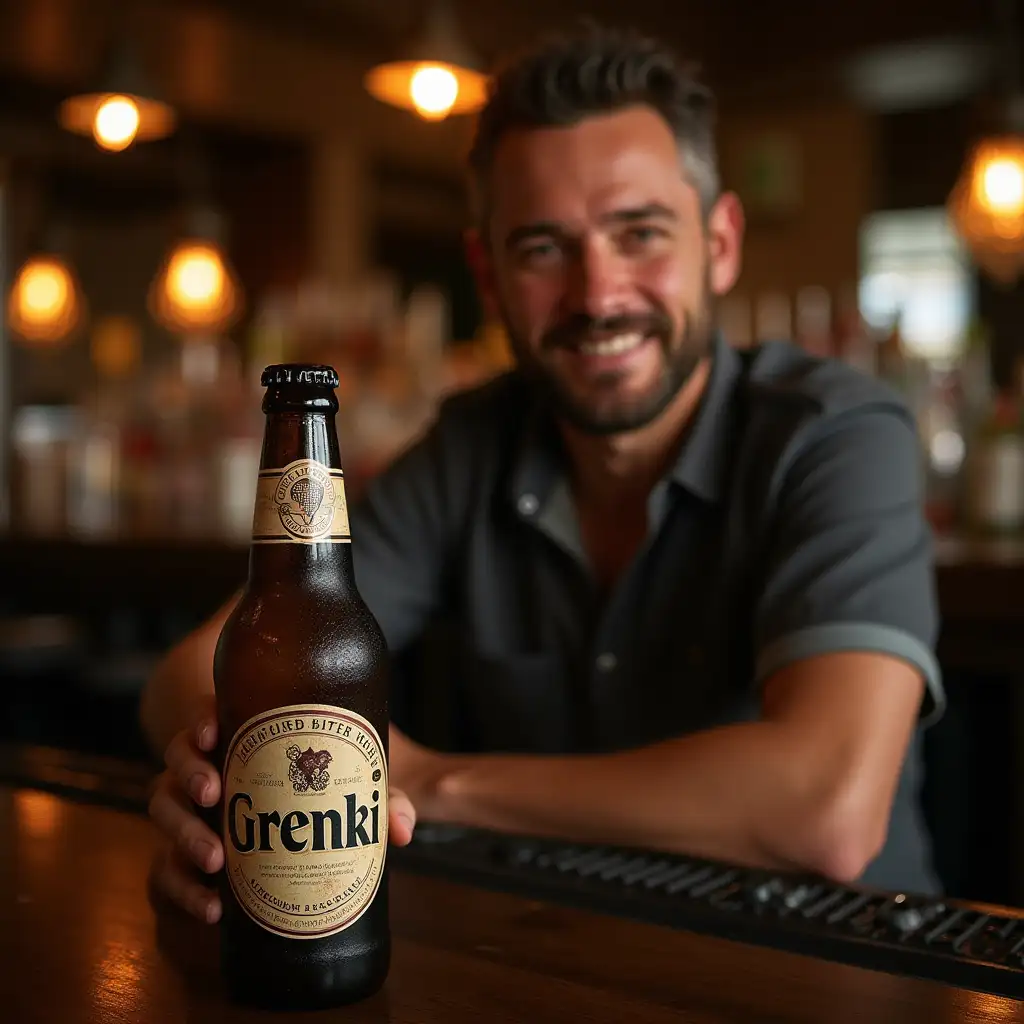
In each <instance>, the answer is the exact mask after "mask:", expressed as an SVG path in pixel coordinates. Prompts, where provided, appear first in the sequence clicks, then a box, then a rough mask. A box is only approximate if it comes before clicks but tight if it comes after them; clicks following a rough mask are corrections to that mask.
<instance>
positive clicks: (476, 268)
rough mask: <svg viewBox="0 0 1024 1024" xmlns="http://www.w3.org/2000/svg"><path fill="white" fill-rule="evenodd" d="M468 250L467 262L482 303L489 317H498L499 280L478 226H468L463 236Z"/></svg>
mask: <svg viewBox="0 0 1024 1024" xmlns="http://www.w3.org/2000/svg"><path fill="white" fill-rule="evenodd" d="M462 242H463V245H464V247H465V250H466V262H467V263H468V264H469V269H470V271H471V272H472V274H473V279H474V280H475V281H476V288H477V292H478V293H479V295H480V304H481V305H482V306H483V309H484V313H485V315H486V317H487V318H488V319H496V318H497V317H498V315H499V306H498V290H497V282H496V281H495V276H494V260H493V259H492V258H491V251H490V247H489V246H488V244H487V239H486V238H484V237H483V235H481V234H480V232H479V230H478V229H477V228H467V229H466V232H465V234H464V235H463V236H462Z"/></svg>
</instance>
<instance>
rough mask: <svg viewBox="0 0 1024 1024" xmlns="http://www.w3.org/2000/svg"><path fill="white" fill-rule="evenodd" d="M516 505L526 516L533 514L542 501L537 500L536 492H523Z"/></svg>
mask: <svg viewBox="0 0 1024 1024" xmlns="http://www.w3.org/2000/svg"><path fill="white" fill-rule="evenodd" d="M516 507H517V508H518V509H519V511H520V512H522V514H523V515H524V516H532V515H533V513H534V512H536V511H537V509H538V508H539V507H540V502H539V501H537V495H536V494H521V495H520V496H519V501H518V502H517V504H516Z"/></svg>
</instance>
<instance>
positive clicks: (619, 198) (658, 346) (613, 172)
mask: <svg viewBox="0 0 1024 1024" xmlns="http://www.w3.org/2000/svg"><path fill="white" fill-rule="evenodd" d="M490 200H491V204H490V210H491V214H490V220H489V238H488V241H487V243H486V246H484V245H481V246H480V247H479V251H478V252H477V254H476V255H477V263H478V266H479V265H480V264H483V266H482V271H483V272H482V274H481V281H482V284H483V285H484V291H485V294H486V295H487V297H488V298H489V299H490V300H491V302H492V304H493V305H494V306H495V307H496V308H497V310H498V311H499V312H500V314H501V316H502V318H503V320H504V321H505V324H506V327H507V329H508V333H509V337H510V340H511V342H512V345H513V348H514V350H515V354H516V358H517V360H518V362H519V364H520V366H521V367H522V369H523V370H524V371H525V372H527V373H529V374H530V376H531V377H533V378H534V380H535V381H536V382H537V383H538V385H539V386H540V387H541V388H542V389H543V391H544V392H545V394H546V396H547V397H548V398H549V400H550V401H551V402H552V404H553V407H554V409H555V411H556V413H558V414H559V415H560V416H562V417H564V418H565V419H566V420H568V421H569V422H571V423H573V424H574V425H576V426H577V427H578V428H580V429H583V430H585V431H588V432H591V433H595V434H612V433H619V432H623V431H628V430H634V429H637V428H639V427H642V426H644V425H646V424H647V423H650V422H651V421H652V420H654V419H655V418H656V417H657V416H658V415H659V414H660V413H661V412H662V410H663V409H664V408H665V407H666V406H667V405H668V404H669V402H670V401H671V400H672V398H673V397H674V396H675V395H676V393H677V392H678V391H679V389H680V388H681V387H682V386H683V385H684V384H685V383H686V381H687V380H688V379H689V378H690V376H691V374H692V373H693V371H694V369H695V368H696V367H697V365H698V364H699V362H700V360H701V359H702V358H703V356H705V355H706V354H707V352H708V349H709V345H710V336H711V330H712V312H711V306H712V295H713V294H716V293H721V292H722V291H725V290H727V289H728V287H729V286H731V284H732V280H733V279H734V278H735V268H733V271H732V273H731V276H729V277H728V281H727V283H726V284H725V286H724V287H723V286H722V279H723V275H722V271H721V267H720V264H721V261H722V246H721V244H720V239H719V238H718V235H719V234H720V233H721V232H720V228H721V224H719V225H718V226H717V227H715V228H714V230H711V228H712V222H711V221H709V225H708V230H706V229H705V224H704V221H703V218H702V216H701V209H700V200H699V197H698V194H697V192H696V190H695V189H694V187H693V186H692V185H691V184H689V183H688V182H687V181H686V179H685V178H684V175H683V169H682V164H681V161H680V154H679V151H678V148H677V145H676V141H675V139H674V138H673V136H672V133H671V131H670V130H669V128H668V126H667V124H666V123H665V122H664V121H663V120H662V118H661V117H659V116H658V114H657V113H655V112H654V111H653V110H650V109H648V108H644V107H637V108H630V109H627V110H623V111H621V112H617V113H613V114H608V115H602V116H599V117H592V118H588V119H586V120H584V121H582V122H580V123H579V124H577V125H574V126H572V127H567V128H543V129H533V130H523V131H517V132H512V133H509V134H508V135H507V136H505V138H503V139H502V141H501V143H500V145H499V147H498V150H497V153H496V154H495V159H494V165H493V168H492V171H491V178H490ZM716 209H717V207H716ZM733 212H735V210H733ZM716 216H717V218H718V221H720V222H723V216H724V215H722V214H717V215H716V214H715V213H714V212H713V213H712V221H713V220H714V219H715V218H716ZM724 221H727V222H728V224H727V227H730V226H731V228H732V229H734V232H733V233H734V235H735V238H734V239H733V240H732V241H731V242H730V243H729V245H727V246H726V249H730V247H731V249H732V250H737V249H738V232H739V230H740V228H739V224H738V220H737V219H736V218H735V217H730V216H724ZM733 258H734V260H735V259H736V258H737V257H735V252H733Z"/></svg>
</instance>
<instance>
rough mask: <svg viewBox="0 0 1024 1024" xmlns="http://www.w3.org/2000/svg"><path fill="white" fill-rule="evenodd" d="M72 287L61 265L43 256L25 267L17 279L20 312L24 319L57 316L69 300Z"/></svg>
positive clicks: (42, 319)
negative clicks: (46, 259) (50, 261)
mask: <svg viewBox="0 0 1024 1024" xmlns="http://www.w3.org/2000/svg"><path fill="white" fill-rule="evenodd" d="M70 291H71V289H70V287H69V285H68V277H67V274H66V273H65V271H64V268H63V267H61V266H60V265H58V264H56V263H49V262H44V261H42V260H40V261H38V262H36V263H31V264H29V265H28V266H26V267H25V269H24V271H23V272H22V274H21V280H20V281H19V282H18V296H19V305H20V309H21V314H22V316H23V317H24V318H25V319H26V320H30V321H33V322H35V323H44V322H47V321H50V320H56V319H57V318H58V317H60V316H61V315H62V313H63V312H64V309H65V307H66V306H67V304H68V295H69V293H70Z"/></svg>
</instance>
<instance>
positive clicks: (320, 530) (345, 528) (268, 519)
mask: <svg viewBox="0 0 1024 1024" xmlns="http://www.w3.org/2000/svg"><path fill="white" fill-rule="evenodd" d="M252 539H253V543H255V544H282V543H285V544H286V543H293V544H294V543H299V544H316V543H319V542H324V541H326V542H328V543H332V544H343V543H347V542H348V541H349V540H351V536H350V533H349V524H348V505H347V503H346V500H345V477H344V475H343V473H342V472H341V470H340V469H330V468H328V467H327V466H325V465H323V463H320V462H317V461H316V460H314V459H299V460H297V461H295V462H292V463H289V464H288V465H287V466H285V467H284V468H283V469H261V470H260V474H259V478H258V480H257V483H256V506H255V510H254V514H253V537H252Z"/></svg>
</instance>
